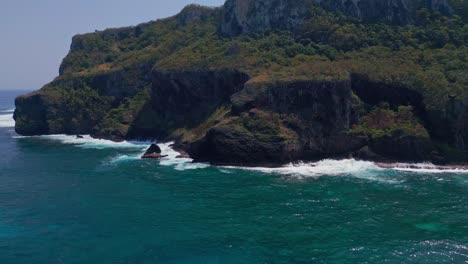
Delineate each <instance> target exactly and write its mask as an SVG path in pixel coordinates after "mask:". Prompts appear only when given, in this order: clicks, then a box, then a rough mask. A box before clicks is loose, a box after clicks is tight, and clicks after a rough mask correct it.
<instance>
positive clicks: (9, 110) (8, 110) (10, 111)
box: [0, 108, 15, 113]
mask: <svg viewBox="0 0 468 264" xmlns="http://www.w3.org/2000/svg"><path fill="white" fill-rule="evenodd" d="M13 112H15V108H12V109H6V110H0V113H13Z"/></svg>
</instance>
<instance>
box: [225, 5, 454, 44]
mask: <svg viewBox="0 0 468 264" xmlns="http://www.w3.org/2000/svg"><path fill="white" fill-rule="evenodd" d="M313 5H316V6H320V7H322V8H324V9H326V10H328V11H330V12H335V13H336V12H340V13H342V14H345V15H347V16H351V17H354V18H357V19H359V20H361V21H363V22H385V23H392V24H398V25H406V24H412V23H414V22H415V20H416V11H417V10H419V9H421V8H427V9H429V10H432V11H437V12H440V13H443V14H446V15H449V14H451V13H452V12H453V10H452V8H451V6H450V4H449V2H448V0H431V1H414V0H228V1H226V3H225V5H224V15H223V22H222V24H221V32H222V33H223V34H224V35H226V36H237V35H240V34H252V33H264V32H268V31H272V30H289V31H297V30H300V28H301V26H302V25H303V23H304V20H305V18H306V17H310V16H311V15H313V14H312V13H311V12H313V11H311V6H313Z"/></svg>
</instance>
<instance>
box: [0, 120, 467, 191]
mask: <svg viewBox="0 0 468 264" xmlns="http://www.w3.org/2000/svg"><path fill="white" fill-rule="evenodd" d="M3 116H5V115H0V117H3ZM0 120H1V119H0ZM0 124H1V123H0ZM13 126H14V121H13ZM16 138H38V139H44V140H52V141H59V142H60V143H62V144H68V145H74V146H77V147H80V148H85V149H106V148H115V149H128V150H134V151H135V152H134V153H130V154H129V153H125V154H119V155H118V156H117V157H115V158H113V159H112V160H111V162H112V163H117V162H127V161H135V160H140V158H141V156H142V155H143V154H144V152H145V151H146V149H147V148H148V147H149V145H150V144H151V142H141V141H124V142H114V141H110V140H104V139H95V138H92V137H91V136H83V137H82V138H79V137H77V136H70V135H48V136H32V137H23V136H16ZM158 145H159V147H160V148H161V151H162V154H163V155H167V156H166V157H164V158H161V159H160V160H158V163H159V164H160V165H162V166H170V167H174V169H176V170H192V169H204V168H207V167H210V166H211V165H209V164H207V163H194V162H193V160H192V159H190V158H184V157H179V155H180V153H179V152H177V151H175V150H174V149H173V147H172V145H173V142H167V143H158ZM218 168H219V169H220V172H223V173H227V172H229V171H232V170H234V169H241V170H250V171H258V172H263V173H269V174H280V175H285V176H286V175H287V176H292V177H295V178H298V179H305V178H318V177H321V176H325V175H327V176H353V177H357V178H362V179H369V180H377V181H383V182H391V183H395V182H399V181H398V180H396V179H395V178H394V177H391V176H389V173H388V172H392V171H393V172H407V173H450V174H454V173H456V174H468V168H467V167H458V168H457V167H443V166H436V165H433V164H430V163H417V164H410V163H395V164H379V163H374V162H370V161H359V160H354V159H345V160H331V159H327V160H322V161H318V162H298V163H290V164H287V165H284V166H281V167H272V168H270V167H237V166H220V167H218Z"/></svg>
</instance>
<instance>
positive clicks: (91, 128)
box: [15, 0, 468, 165]
mask: <svg viewBox="0 0 468 264" xmlns="http://www.w3.org/2000/svg"><path fill="white" fill-rule="evenodd" d="M457 1H458V0H452V1H445V0H442V1H435V0H434V1H419V0H414V1H411V0H403V1H393V0H378V1H370V0H353V1H328V0H321V1H318V0H288V1H286V0H261V1H250V0H228V1H227V2H226V4H225V5H224V7H222V8H207V7H202V6H197V5H192V6H188V7H186V8H185V9H184V10H183V11H182V12H181V13H180V14H178V15H176V16H174V17H170V18H167V19H162V20H158V21H153V22H149V23H145V24H141V25H138V26H136V27H128V28H121V29H108V30H105V31H100V32H95V33H91V34H84V35H78V36H75V37H74V38H73V42H72V45H71V50H70V53H69V54H68V55H67V57H66V58H65V59H64V61H63V63H62V65H61V67H60V75H59V76H58V77H57V78H56V79H55V80H54V81H52V82H51V83H50V84H48V85H46V86H45V87H43V88H42V89H41V90H39V91H37V92H34V93H31V94H29V95H24V96H20V97H18V98H17V99H16V112H15V119H16V131H17V132H18V133H19V134H22V135H41V134H62V133H65V134H91V135H92V136H94V137H98V138H107V139H112V140H115V141H121V140H129V139H156V140H162V141H164V140H173V141H175V142H176V145H175V146H176V148H178V149H181V150H184V151H187V152H188V153H189V154H190V155H191V156H192V157H193V158H194V159H195V160H197V161H208V162H214V163H222V164H247V165H255V164H277V163H284V162H290V161H297V160H317V159H322V158H332V157H336V158H341V157H356V158H362V159H372V160H383V161H390V160H391V161H426V160H430V161H434V162H438V163H450V162H467V161H468V155H467V146H466V144H465V142H468V141H467V140H468V126H467V125H466V124H467V122H468V109H467V107H466V106H467V103H468V80H467V79H466V76H468V57H467V56H466V54H468V48H467V43H468V35H466V28H467V25H466V22H464V20H463V18H461V17H460V16H458V15H460V14H462V15H463V13H460V10H464V9H463V8H465V6H464V5H463V3H461V4H460V3H458V2H457ZM454 3H455V4H454Z"/></svg>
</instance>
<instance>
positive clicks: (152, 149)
mask: <svg viewBox="0 0 468 264" xmlns="http://www.w3.org/2000/svg"><path fill="white" fill-rule="evenodd" d="M155 153H156V154H161V148H160V147H159V146H158V145H156V144H151V146H150V147H149V148H148V150H146V152H145V156H146V155H151V154H155Z"/></svg>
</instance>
